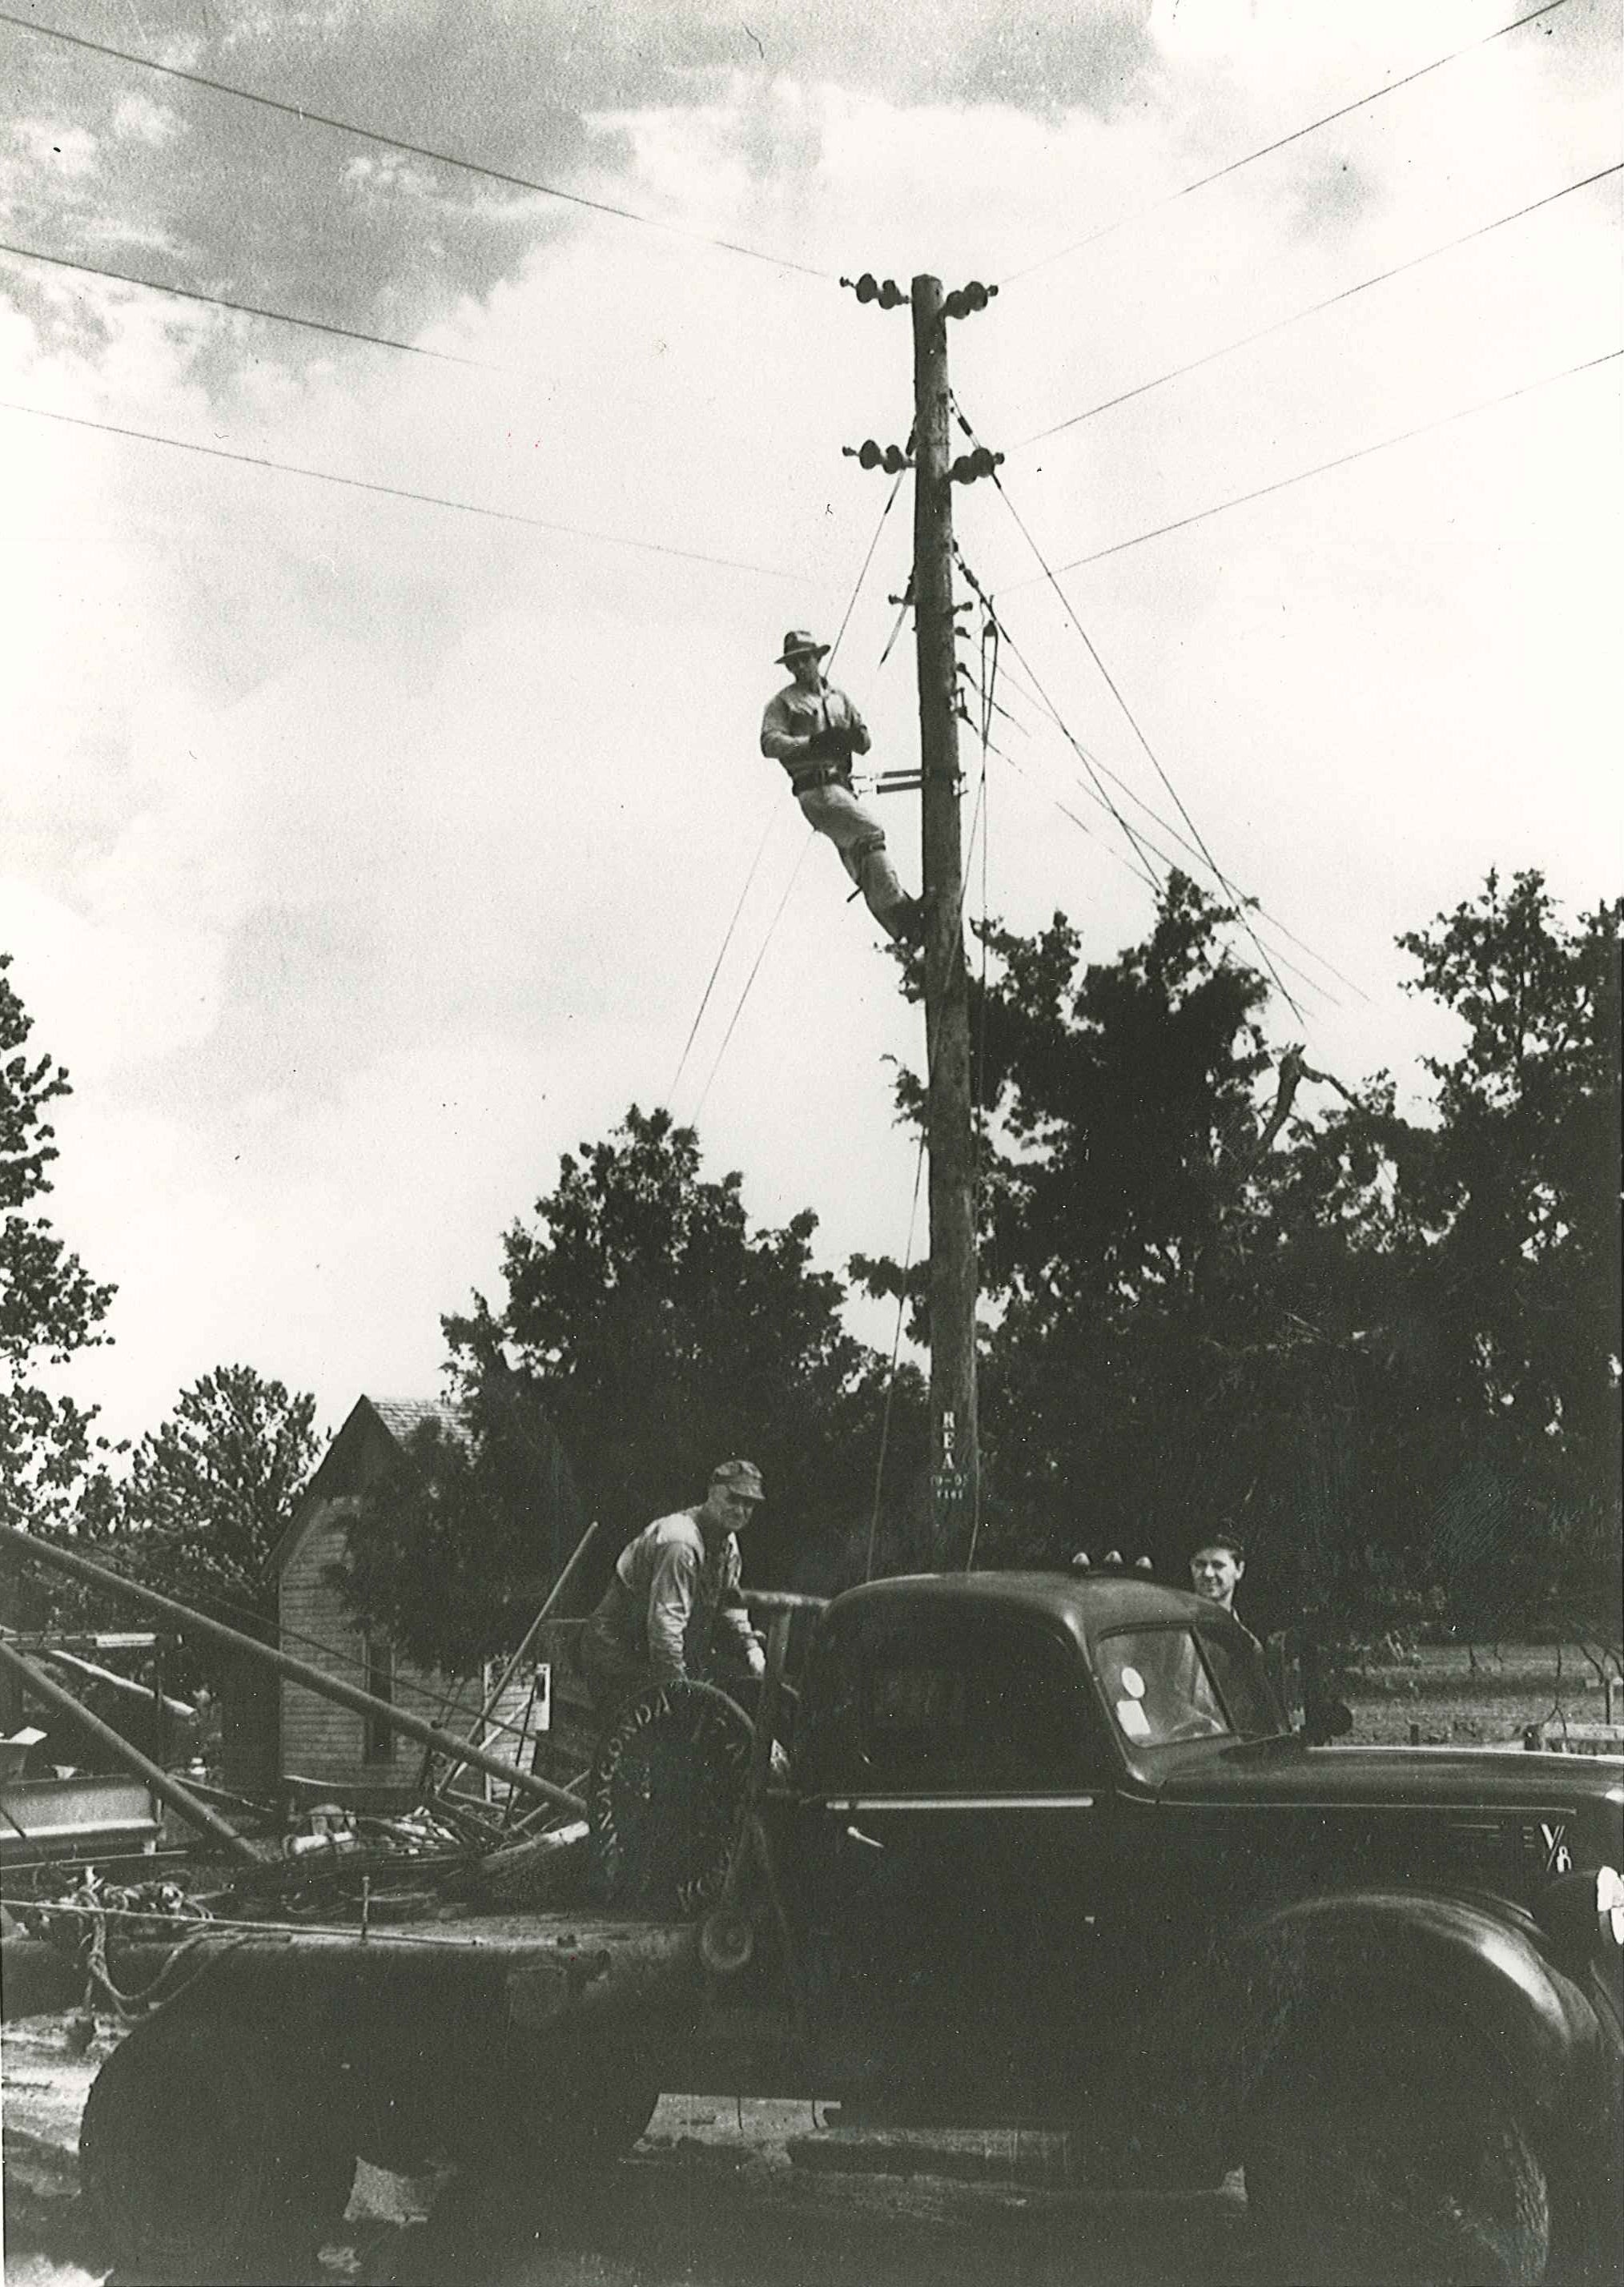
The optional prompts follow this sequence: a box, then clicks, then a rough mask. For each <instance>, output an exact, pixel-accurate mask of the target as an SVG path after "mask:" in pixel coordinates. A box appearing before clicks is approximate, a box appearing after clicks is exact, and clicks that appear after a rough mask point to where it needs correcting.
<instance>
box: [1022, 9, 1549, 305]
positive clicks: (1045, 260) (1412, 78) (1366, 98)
mask: <svg viewBox="0 0 1624 2287" xmlns="http://www.w3.org/2000/svg"><path fill="white" fill-rule="evenodd" d="M1566 5H1567V0H1546V4H1545V5H1544V6H1543V7H1541V8H1534V9H1531V10H1530V12H1529V13H1528V14H1527V15H1525V16H1518V17H1517V18H1516V19H1515V20H1514V21H1513V22H1511V23H1509V24H1502V25H1501V27H1500V28H1499V30H1498V31H1495V32H1488V33H1485V35H1484V36H1483V38H1482V39H1480V40H1469V41H1468V42H1467V44H1465V46H1464V47H1459V48H1452V49H1451V50H1450V51H1449V53H1448V54H1447V55H1446V56H1438V58H1437V59H1435V60H1434V61H1433V62H1431V63H1430V64H1422V66H1421V67H1420V69H1419V70H1417V71H1413V72H1406V74H1405V75H1404V77H1403V78H1402V79H1395V80H1390V81H1389V82H1388V83H1387V84H1386V86H1385V87H1378V88H1375V89H1374V90H1373V91H1372V92H1371V93H1370V94H1368V95H1361V96H1360V97H1359V99H1358V100H1357V101H1356V102H1353V103H1344V104H1342V105H1341V106H1339V107H1338V108H1337V109H1336V110H1335V111H1327V112H1326V113H1325V114H1324V115H1323V116H1322V117H1321V118H1319V119H1311V120H1310V121H1309V123H1308V124H1307V125H1306V126H1305V127H1295V128H1293V130H1292V131H1291V133H1290V134H1289V135H1281V136H1279V137H1277V138H1276V139H1275V140H1274V141H1273V142H1272V143H1264V144H1261V145H1260V146H1258V148H1257V149H1256V151H1248V152H1247V153H1246V154H1245V155H1244V156H1243V157H1241V158H1239V159H1232V160H1230V161H1229V162H1228V163H1227V164H1226V165H1224V166H1222V167H1216V168H1215V169H1214V170H1213V171H1212V173H1211V174H1210V175H1198V176H1197V178H1196V179H1195V180H1194V181H1193V182H1192V183H1184V184H1182V185H1181V186H1180V187H1179V188H1178V189H1177V190H1176V191H1168V192H1167V193H1166V194H1164V195H1163V196H1162V197H1161V198H1159V199H1151V200H1148V201H1147V202H1146V203H1145V205H1144V206H1142V207H1135V208H1133V209H1132V210H1131V211H1130V212H1129V213H1128V214H1125V215H1119V216H1118V217H1117V218H1116V220H1115V221H1114V222H1108V223H1105V224H1104V225H1103V226H1101V227H1100V228H1099V229H1098V230H1095V231H1090V232H1089V234H1088V236H1087V237H1086V238H1074V239H1073V241H1071V243H1070V245H1069V246H1062V247H1060V248H1058V249H1057V250H1056V251H1055V252H1054V253H1053V254H1044V255H1040V256H1039V257H1038V259H1037V260H1036V261H1035V262H1029V263H1027V265H1026V268H1025V269H1024V270H1012V271H1010V273H1009V275H1008V276H1007V277H1006V278H1004V279H1003V280H1002V281H1001V283H1002V285H1004V286H1013V285H1014V284H1015V283H1016V281H1018V279H1022V278H1030V277H1031V276H1032V274H1033V273H1034V271H1037V270H1044V269H1047V268H1048V266H1049V265H1050V263H1051V262H1063V261H1064V260H1065V258H1066V256H1067V255H1068V254H1077V253H1080V252H1081V249H1083V248H1084V247H1085V246H1094V245H1097V243H1098V241H1100V240H1101V239H1102V238H1109V237H1110V236H1111V235H1112V233H1113V232H1114V231H1119V230H1125V229H1126V228H1127V226H1128V225H1129V223H1131V222H1138V221H1140V220H1142V219H1143V218H1144V217H1145V215H1150V214H1156V213H1159V212H1160V211H1161V209H1162V208H1163V207H1168V206H1171V205H1173V203H1174V202H1175V201H1176V200H1178V199H1184V198H1188V197H1189V195H1190V194H1191V192H1192V191H1202V190H1205V189H1206V188H1207V186H1208V184H1209V183H1218V182H1222V181H1223V179H1224V177H1225V176H1226V175H1233V174H1236V173H1238V172H1239V170H1240V169H1241V168H1242V167H1249V166H1250V165H1251V164H1252V162H1254V160H1256V159H1266V158H1268V157H1269V155H1270V154H1271V152H1275V151H1283V150H1285V149H1286V147H1287V145H1288V144H1291V143H1300V142H1301V141H1302V139H1303V137H1304V136H1305V135H1312V134H1315V133H1317V132H1318V131H1319V129H1320V128H1321V127H1329V126H1330V125H1331V124H1332V123H1333V122H1334V121H1335V120H1338V119H1346V118H1347V117H1348V116H1349V115H1350V114H1351V113H1353V112H1355V111H1363V110H1364V109H1365V108H1366V107H1367V105H1368V104H1372V103H1380V101H1381V100H1382V97H1383V96H1385V95H1397V93H1398V90H1399V89H1400V88H1401V87H1413V86H1414V83H1415V82H1416V81H1417V80H1419V79H1425V78H1426V77H1427V76H1428V75H1429V74H1430V73H1432V72H1436V71H1442V70H1443V68H1444V67H1445V65H1446V64H1453V63H1457V62H1458V61H1459V60H1460V59H1461V58H1462V56H1469V55H1472V54H1475V53H1476V51H1477V50H1478V49H1479V48H1486V47H1488V46H1490V45H1492V44H1493V42H1494V41H1495V40H1503V39H1504V38H1505V36H1506V35H1507V34H1508V32H1517V31H1520V30H1521V29H1522V28H1523V26H1524V25H1525V24H1532V23H1534V22H1535V21H1537V20H1538V19H1539V18H1540V17H1541V16H1550V15H1554V14H1555V12H1556V11H1557V9H1558V8H1563V7H1565V6H1566Z"/></svg>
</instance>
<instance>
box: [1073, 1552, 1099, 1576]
mask: <svg viewBox="0 0 1624 2287" xmlns="http://www.w3.org/2000/svg"><path fill="white" fill-rule="evenodd" d="M1093 1562H1094V1560H1093V1558H1092V1557H1091V1556H1090V1555H1089V1552H1088V1550H1087V1549H1086V1548H1080V1549H1079V1550H1078V1551H1077V1554H1076V1555H1075V1556H1073V1559H1072V1564H1073V1569H1074V1570H1075V1571H1079V1572H1086V1571H1088V1570H1089V1566H1090V1565H1091V1564H1092V1563H1093Z"/></svg>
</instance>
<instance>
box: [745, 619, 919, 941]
mask: <svg viewBox="0 0 1624 2287" xmlns="http://www.w3.org/2000/svg"><path fill="white" fill-rule="evenodd" d="M827 651H828V644H821V643H818V642H816V641H815V640H814V639H813V637H812V636H810V635H809V634H808V633H807V631H806V629H804V628H792V629H790V631H789V633H788V635H787V636H786V637H784V648H783V650H782V652H781V653H780V655H779V665H780V667H787V668H788V669H789V671H790V673H791V674H792V675H793V676H794V677H795V681H794V682H793V683H789V684H786V685H785V686H784V688H783V690H781V691H780V692H779V693H778V695H777V696H776V698H773V699H770V700H768V701H767V708H766V712H765V713H764V715H763V716H762V718H761V751H762V753H763V754H764V755H768V756H771V757H772V760H773V761H775V762H780V763H782V764H783V766H784V768H785V769H786V771H788V773H789V783H790V786H791V787H792V788H793V789H794V792H795V796H796V801H797V802H798V803H800V805H801V815H802V816H803V817H804V819H805V820H806V822H807V824H808V825H809V826H811V827H815V828H816V830H817V831H818V832H819V833H820V834H822V835H827V836H828V840H829V841H831V842H832V843H834V844H835V847H836V849H837V850H838V851H839V852H840V862H841V864H842V865H843V866H844V867H845V869H846V871H847V873H848V874H850V875H851V877H852V881H853V882H856V884H857V886H858V888H859V889H860V890H861V891H862V893H863V898H864V900H865V902H866V903H867V907H868V910H869V912H870V913H871V914H873V915H874V917H875V921H876V922H879V924H880V927H881V928H882V929H883V930H884V931H885V933H886V935H887V936H888V937H890V938H894V939H895V940H896V941H897V942H898V943H899V944H900V945H912V944H914V943H915V942H916V940H917V938H918V937H919V932H920V925H921V914H920V908H919V903H918V900H917V899H916V898H909V897H907V896H905V895H904V893H903V889H902V884H901V882H899V880H898V879H897V870H896V867H894V866H893V865H892V864H891V859H890V858H889V857H888V856H887V854H886V850H885V833H884V828H883V827H882V826H881V825H880V824H879V821H878V820H877V819H874V818H872V817H870V815H869V813H868V812H867V811H866V810H865V809H864V808H863V806H862V804H861V803H860V802H859V801H858V799H857V796H856V795H854V794H853V793H852V756H853V755H866V754H867V751H868V748H869V743H870V741H869V738H868V726H867V724H866V723H865V722H864V721H863V718H862V716H860V714H859V713H858V711H857V709H856V708H855V707H853V705H852V701H851V700H849V699H848V698H847V697H846V694H845V692H844V691H836V690H834V689H833V688H832V687H831V686H830V685H828V684H827V683H825V681H824V679H823V658H824V654H825V653H826V652H827Z"/></svg>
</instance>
